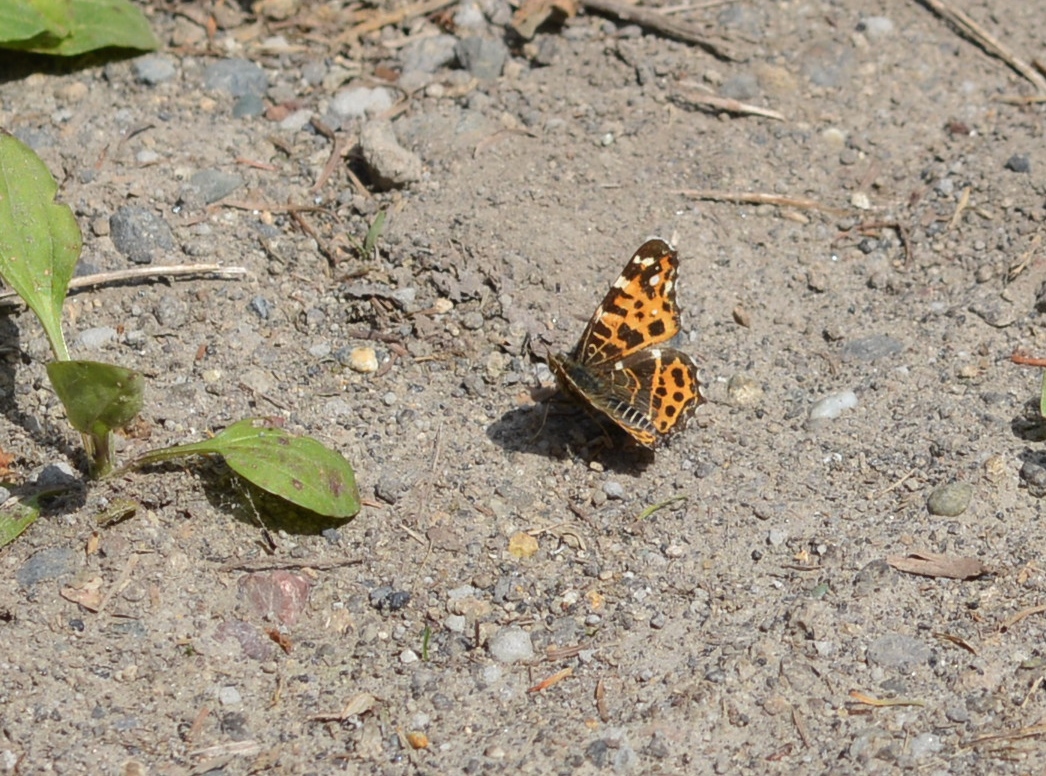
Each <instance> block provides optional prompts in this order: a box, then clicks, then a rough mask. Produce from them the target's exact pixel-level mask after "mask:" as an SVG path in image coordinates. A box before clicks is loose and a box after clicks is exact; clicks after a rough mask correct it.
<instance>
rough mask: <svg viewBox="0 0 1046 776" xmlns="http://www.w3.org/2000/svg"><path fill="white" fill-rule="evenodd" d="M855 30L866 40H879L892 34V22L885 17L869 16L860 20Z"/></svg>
mask: <svg viewBox="0 0 1046 776" xmlns="http://www.w3.org/2000/svg"><path fill="white" fill-rule="evenodd" d="M857 29H858V30H859V31H862V32H864V34H865V36H867V38H868V40H880V39H881V38H885V37H888V36H889V35H890V34H892V33H893V21H891V20H890V19H888V18H887V17H885V16H869V17H868V18H867V19H862V20H861V22H860V23H859V24H858V25H857Z"/></svg>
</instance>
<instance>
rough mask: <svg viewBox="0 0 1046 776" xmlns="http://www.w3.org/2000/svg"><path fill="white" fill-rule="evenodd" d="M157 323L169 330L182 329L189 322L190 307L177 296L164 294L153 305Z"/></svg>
mask: <svg viewBox="0 0 1046 776" xmlns="http://www.w3.org/2000/svg"><path fill="white" fill-rule="evenodd" d="M153 316H154V317H155V318H156V322H157V323H159V324H160V325H161V326H164V327H166V328H168V329H180V328H181V327H182V326H184V325H185V323H186V321H188V320H189V305H188V304H186V303H185V301H183V300H182V299H181V298H180V297H178V296H177V295H176V294H164V295H163V296H161V297H160V299H159V300H158V301H157V302H156V304H155V305H153Z"/></svg>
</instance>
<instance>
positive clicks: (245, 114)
mask: <svg viewBox="0 0 1046 776" xmlns="http://www.w3.org/2000/svg"><path fill="white" fill-rule="evenodd" d="M264 112H265V103H264V102H263V101H262V98H261V95H258V94H245V95H243V97H241V98H240V99H238V100H237V101H236V103H235V104H234V105H233V106H232V115H233V117H234V118H237V119H243V118H250V117H251V116H260V115H262V114H263V113H264Z"/></svg>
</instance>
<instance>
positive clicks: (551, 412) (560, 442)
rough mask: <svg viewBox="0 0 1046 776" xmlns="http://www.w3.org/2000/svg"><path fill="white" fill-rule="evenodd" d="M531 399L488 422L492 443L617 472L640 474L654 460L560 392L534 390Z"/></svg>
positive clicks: (511, 450) (619, 432)
mask: <svg viewBox="0 0 1046 776" xmlns="http://www.w3.org/2000/svg"><path fill="white" fill-rule="evenodd" d="M532 398H533V399H535V403H534V404H533V405H531V406H528V407H521V408H519V409H514V410H509V411H508V412H506V413H505V414H504V415H502V416H501V417H500V418H499V419H498V420H496V421H494V422H493V423H491V424H490V425H489V426H487V436H488V437H489V438H490V440H491V441H492V442H494V444H496V445H498V446H499V447H501V448H502V449H504V450H507V451H510V452H514V453H528V454H530V455H540V456H543V457H546V458H553V459H557V460H567V459H580V460H582V461H585V462H586V463H590V462H592V461H598V462H599V463H600V464H601V465H602V466H603V467H605V468H606V469H608V470H610V471H613V472H615V473H620V474H624V473H632V474H639V473H641V472H643V471H644V470H645V469H646V468H647V467H648V466H649V465H650V464H651V463H653V462H654V451H653V450H648V449H646V448H645V447H642V446H640V445H637V444H636V443H635V442H634V441H633V440H632V439H631V437H629V436H628V434H626V433H625V432H624V431H621V430H620V429H618V428H617V427H616V426H614V425H613V424H611V423H601V422H600V421H599V420H598V419H597V418H595V417H593V416H592V415H591V414H590V413H588V412H585V410H584V409H583V408H582V407H580V406H578V404H577V403H575V402H572V401H570V400H569V399H567V398H566V397H565V396H564V395H563V394H562V393H559V392H551V393H550V392H549V391H548V390H547V389H536V390H534V391H532Z"/></svg>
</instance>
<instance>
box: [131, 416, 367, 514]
mask: <svg viewBox="0 0 1046 776" xmlns="http://www.w3.org/2000/svg"><path fill="white" fill-rule="evenodd" d="M184 455H220V456H222V457H223V458H224V459H225V462H226V463H227V464H228V465H229V468H230V469H232V470H233V471H234V472H236V473H237V474H238V475H240V476H241V477H243V478H244V479H245V480H247V481H248V482H250V483H252V484H254V485H256V486H257V487H259V488H261V489H262V490H264V491H266V492H268V493H272V494H273V495H275V496H279V497H280V498H282V499H284V500H286V501H289V502H291V503H292V504H295V505H297V506H300V507H303V508H304V509H308V510H309V511H311V512H315V513H316V514H318V515H324V516H327V517H332V518H348V517H352V516H353V515H355V514H356V513H357V512H359V511H360V494H359V489H358V488H357V487H356V475H355V473H354V472H353V471H352V466H350V465H349V462H348V461H346V460H345V459H344V458H343V457H342V456H341V455H340V454H339V453H337V452H335V451H333V450H329V449H328V448H326V447H324V446H323V445H322V444H320V443H319V442H317V441H316V440H315V439H312V438H311V437H300V436H294V435H293V434H289V433H287V432H286V431H284V430H283V429H282V428H275V427H273V426H272V425H270V424H268V423H267V422H266V421H264V420H260V419H252V418H248V419H246V420H241V421H239V422H237V423H233V424H232V425H231V426H229V427H228V428H226V429H225V430H224V431H222V432H221V433H219V434H217V435H216V436H215V437H214V438H212V439H208V440H206V441H204V442H196V443H194V444H189V445H177V446H175V447H167V448H164V449H163V450H153V451H151V452H148V453H146V454H145V455H143V456H141V457H140V458H138V460H137V461H135V462H134V464H133V465H135V466H141V465H143V464H149V463H157V462H159V461H164V460H167V459H170V458H175V457H179V456H184Z"/></svg>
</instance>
